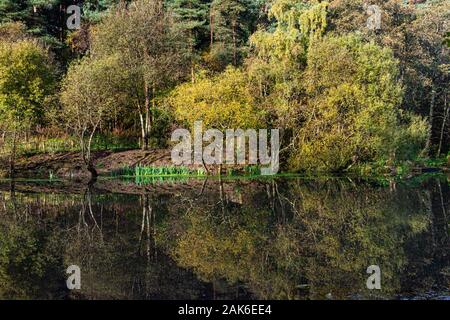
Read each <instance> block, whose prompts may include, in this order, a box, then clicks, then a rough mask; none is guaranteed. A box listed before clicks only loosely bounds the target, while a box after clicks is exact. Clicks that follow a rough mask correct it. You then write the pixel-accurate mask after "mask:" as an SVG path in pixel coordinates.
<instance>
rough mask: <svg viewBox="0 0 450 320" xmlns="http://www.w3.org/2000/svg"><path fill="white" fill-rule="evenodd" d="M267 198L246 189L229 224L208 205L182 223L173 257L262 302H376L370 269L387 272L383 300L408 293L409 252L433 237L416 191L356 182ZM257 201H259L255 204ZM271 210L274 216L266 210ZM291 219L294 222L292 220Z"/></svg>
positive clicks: (294, 189) (297, 186) (303, 187)
mask: <svg viewBox="0 0 450 320" xmlns="http://www.w3.org/2000/svg"><path fill="white" fill-rule="evenodd" d="M266 190H267V198H266V199H265V200H261V199H260V196H261V194H260V193H259V191H258V190H252V189H249V190H246V195H247V200H248V201H246V203H245V204H244V205H243V206H242V207H241V208H240V209H239V210H237V211H235V212H228V214H227V218H226V219H225V220H224V219H223V218H222V217H220V216H218V215H217V214H215V212H217V211H216V209H215V208H214V207H205V206H204V205H203V204H200V205H199V206H197V207H195V208H193V209H192V210H190V211H189V212H188V213H187V214H186V215H184V216H183V222H182V225H183V228H184V232H183V233H182V234H181V235H180V236H179V238H178V241H177V242H176V244H175V246H174V248H173V249H172V250H171V251H172V253H173V256H174V257H175V258H176V260H177V261H178V263H179V264H180V265H181V266H183V267H187V268H191V269H192V270H194V272H196V273H197V274H198V275H199V276H200V277H201V278H202V279H204V280H207V281H217V280H218V279H221V278H224V279H226V280H227V281H228V282H231V283H237V282H242V283H245V285H246V286H247V287H248V288H249V289H250V291H252V292H254V293H255V294H256V296H257V297H259V298H296V297H297V298H298V297H301V296H302V295H303V294H307V296H309V297H311V298H324V297H325V296H326V295H327V294H328V293H331V294H332V297H334V298H344V297H349V296H350V295H355V294H356V295H358V294H359V295H361V296H369V295H373V294H374V293H373V292H369V291H368V290H367V289H366V287H365V284H366V279H367V277H368V275H367V274H366V272H365V271H366V268H367V267H368V266H369V265H372V264H377V265H379V266H380V267H381V269H382V273H383V290H382V291H381V292H380V293H379V294H381V295H383V296H389V295H392V294H395V293H396V292H398V291H399V290H400V289H401V283H400V275H401V273H402V271H403V270H404V269H405V267H406V266H407V264H408V261H407V257H406V256H405V252H404V245H405V243H406V241H408V239H414V237H415V236H416V235H417V234H419V233H422V232H426V230H427V228H428V225H429V223H430V220H429V219H430V217H429V216H427V215H426V209H425V208H424V206H423V205H422V204H421V203H420V197H418V196H417V194H415V193H414V192H419V193H420V192H421V191H418V190H413V193H412V194H411V190H410V189H405V188H403V187H401V186H397V188H396V189H395V190H394V189H393V188H392V189H388V188H373V187H371V186H370V185H364V184H363V185H359V186H356V185H355V184H353V183H343V182H342V181H339V180H338V181H331V182H324V183H307V184H305V183H304V182H301V183H297V182H290V183H288V184H287V185H286V184H285V185H283V186H279V185H278V184H277V183H275V182H269V183H267V185H266ZM252 194H253V195H255V194H258V197H257V198H256V199H255V200H256V201H255V202H253V201H252ZM261 202H263V203H264V204H267V203H269V204H272V205H271V206H265V207H264V208H272V209H273V210H274V211H275V215H274V214H273V213H271V212H270V211H267V209H266V210H264V209H262V208H261V207H260V203H261ZM286 217H289V219H286Z"/></svg>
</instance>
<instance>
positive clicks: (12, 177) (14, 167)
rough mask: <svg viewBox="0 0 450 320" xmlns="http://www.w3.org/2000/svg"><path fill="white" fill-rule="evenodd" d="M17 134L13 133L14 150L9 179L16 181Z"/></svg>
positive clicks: (11, 155) (12, 151) (11, 156)
mask: <svg viewBox="0 0 450 320" xmlns="http://www.w3.org/2000/svg"><path fill="white" fill-rule="evenodd" d="M16 151H17V132H16V130H14V131H13V141H12V149H11V154H10V158H9V177H10V178H11V179H14V177H15V171H16Z"/></svg>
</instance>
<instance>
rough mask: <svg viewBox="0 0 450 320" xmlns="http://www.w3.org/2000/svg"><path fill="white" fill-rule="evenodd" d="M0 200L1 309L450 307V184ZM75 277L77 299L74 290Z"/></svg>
mask: <svg viewBox="0 0 450 320" xmlns="http://www.w3.org/2000/svg"><path fill="white" fill-rule="evenodd" d="M0 190H1V191H0V299H34V298H39V299H67V298H70V299H367V298H377V299H425V298H427V299H449V297H450V293H449V291H450V289H449V288H450V258H449V249H450V236H449V223H450V215H449V209H448V208H449V198H450V194H449V184H448V180H447V177H429V178H425V177H419V178H416V179H414V180H411V181H408V182H388V181H386V182H381V183H380V182H373V181H372V182H370V181H369V182H368V181H356V180H352V179H349V178H339V179H323V180H305V179H301V178H283V179H276V180H267V179H265V180H256V181H255V180H240V179H234V180H224V181H222V182H221V181H218V180H217V179H210V180H191V181H166V182H157V181H156V182H153V183H149V184H148V185H134V184H133V182H123V181H122V182H119V181H112V180H105V181H99V182H98V183H97V184H96V185H94V186H91V187H87V186H84V185H82V184H79V183H63V182H16V183H14V184H11V183H9V182H3V183H0ZM69 265H78V266H79V267H80V269H81V290H74V291H70V290H68V289H67V287H66V282H65V279H66V277H67V275H66V274H65V270H66V268H67V267H68V266H69ZM370 265H378V266H379V267H380V270H381V289H380V290H369V289H368V288H367V287H366V281H367V278H368V277H369V276H370V275H369V274H367V273H366V269H367V267H368V266H370Z"/></svg>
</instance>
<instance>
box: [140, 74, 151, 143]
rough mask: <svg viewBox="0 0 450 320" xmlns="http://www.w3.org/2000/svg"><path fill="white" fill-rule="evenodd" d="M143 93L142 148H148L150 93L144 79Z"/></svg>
mask: <svg viewBox="0 0 450 320" xmlns="http://www.w3.org/2000/svg"><path fill="white" fill-rule="evenodd" d="M144 94H145V104H144V112H145V120H144V123H143V128H142V130H143V136H142V150H148V138H149V127H150V117H151V114H150V94H149V87H148V82H147V80H145V81H144Z"/></svg>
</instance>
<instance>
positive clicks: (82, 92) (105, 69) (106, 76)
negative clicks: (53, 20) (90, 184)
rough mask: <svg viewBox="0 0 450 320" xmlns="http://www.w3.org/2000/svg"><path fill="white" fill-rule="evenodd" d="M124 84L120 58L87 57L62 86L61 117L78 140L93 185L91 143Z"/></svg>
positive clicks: (109, 113)
mask: <svg viewBox="0 0 450 320" xmlns="http://www.w3.org/2000/svg"><path fill="white" fill-rule="evenodd" d="M122 80H123V77H122V74H121V70H120V66H119V60H118V57H117V56H107V57H104V58H102V59H93V58H90V57H86V58H84V59H82V60H81V61H79V62H76V63H74V64H72V65H71V66H70V68H69V70H68V72H67V75H66V77H65V79H64V80H63V83H62V89H61V103H62V110H61V117H62V120H63V121H64V124H65V125H66V127H67V128H69V130H70V131H72V132H73V133H74V134H76V136H77V137H78V139H79V144H80V150H81V157H82V159H83V163H84V165H85V167H86V169H87V170H88V171H89V172H90V174H91V178H92V181H95V178H96V177H97V170H96V169H95V165H94V162H93V160H94V159H93V157H92V153H91V144H92V139H93V137H94V135H95V133H96V131H97V130H98V129H99V127H100V125H101V124H102V122H104V121H105V120H106V119H107V118H108V117H109V116H110V115H111V110H112V108H113V107H114V105H116V104H120V103H121V101H120V99H121V97H118V96H117V95H113V94H111V92H115V91H116V90H118V89H119V87H120V85H121V82H122Z"/></svg>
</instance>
